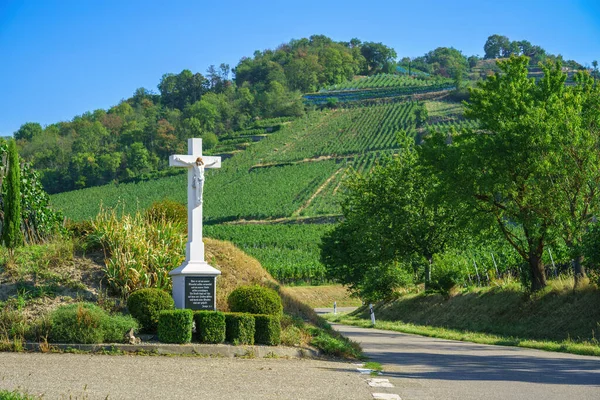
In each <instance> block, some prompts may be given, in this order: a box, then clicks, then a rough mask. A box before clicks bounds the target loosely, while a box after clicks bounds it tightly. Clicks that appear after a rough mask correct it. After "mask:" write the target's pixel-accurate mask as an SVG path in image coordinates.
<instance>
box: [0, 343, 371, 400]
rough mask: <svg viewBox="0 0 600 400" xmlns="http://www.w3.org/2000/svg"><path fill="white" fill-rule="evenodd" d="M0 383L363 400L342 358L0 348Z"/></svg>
mask: <svg viewBox="0 0 600 400" xmlns="http://www.w3.org/2000/svg"><path fill="white" fill-rule="evenodd" d="M0 389H8V390H14V389H19V390H24V391H27V392H28V393H30V394H36V395H42V394H43V395H44V399H89V400H91V399H107V398H108V399H192V398H197V399H200V398H210V399H369V398H372V396H371V394H370V390H369V389H368V386H367V385H366V384H365V380H364V378H363V377H361V376H360V375H359V374H357V373H356V367H354V366H353V365H352V364H351V363H348V362H333V361H321V360H309V359H258V358H257V359H241V358H200V357H165V356H121V355H119V356H116V355H115V356H113V355H91V354H43V353H0Z"/></svg>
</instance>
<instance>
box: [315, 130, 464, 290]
mask: <svg viewBox="0 0 600 400" xmlns="http://www.w3.org/2000/svg"><path fill="white" fill-rule="evenodd" d="M401 146H402V149H403V150H402V151H401V153H400V155H399V156H398V157H396V158H393V159H392V160H390V161H389V162H388V163H387V164H385V165H383V166H377V167H376V168H375V169H374V170H373V171H372V172H370V173H369V174H366V175H360V174H356V175H355V176H354V177H353V178H352V179H351V180H350V181H349V182H348V183H347V186H348V190H347V194H346V195H345V197H344V199H343V202H342V210H343V214H344V220H343V221H342V222H341V223H340V224H339V225H338V226H337V227H336V228H335V229H334V230H333V231H332V232H330V233H329V234H328V235H326V236H325V238H324V239H323V245H322V250H321V257H322V260H323V262H324V264H325V265H326V267H327V269H328V273H329V274H330V276H331V277H333V278H334V279H336V280H338V281H340V282H341V283H343V284H346V285H350V288H351V289H353V290H355V291H359V292H360V291H364V290H365V287H370V291H373V290H374V288H373V287H372V284H373V283H374V282H379V286H378V289H377V290H375V291H376V292H377V293H380V294H382V293H385V294H386V296H389V295H391V294H392V291H393V289H394V287H393V286H394V285H396V284H398V282H402V281H403V278H402V277H403V276H404V275H405V274H404V273H403V272H402V269H403V268H402V265H407V264H408V261H409V260H411V259H416V260H419V261H422V263H423V265H424V267H425V268H424V269H425V273H424V275H425V276H424V279H425V284H426V287H427V286H428V285H429V281H430V271H431V269H430V266H431V263H432V262H433V256H434V255H435V254H438V253H441V252H443V251H444V250H445V249H446V248H447V247H448V246H449V245H451V244H456V241H457V240H459V239H460V237H461V234H462V233H461V232H462V231H463V229H462V228H461V226H462V225H461V224H460V223H459V222H460V218H459V217H460V215H461V209H460V207H453V208H451V207H447V206H446V203H445V201H443V199H442V198H441V197H440V193H439V192H438V191H437V188H438V186H439V181H438V179H437V177H436V175H434V174H432V173H431V171H429V170H428V168H426V166H424V165H423V164H422V163H421V162H420V157H419V155H418V153H417V151H416V149H415V145H414V138H412V137H410V136H407V135H406V136H403V137H402V138H401ZM381 274H385V278H383V277H382V275H381ZM377 277H379V278H383V279H379V278H377ZM381 285H383V286H381ZM386 296H384V297H386Z"/></svg>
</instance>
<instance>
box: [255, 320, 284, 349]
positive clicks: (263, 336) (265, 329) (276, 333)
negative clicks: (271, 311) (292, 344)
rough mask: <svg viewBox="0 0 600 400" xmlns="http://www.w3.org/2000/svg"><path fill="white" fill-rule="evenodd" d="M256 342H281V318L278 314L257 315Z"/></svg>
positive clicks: (268, 343)
mask: <svg viewBox="0 0 600 400" xmlns="http://www.w3.org/2000/svg"><path fill="white" fill-rule="evenodd" d="M254 323H255V329H256V331H255V333H254V343H256V344H266V345H268V346H278V345H279V344H280V343H281V319H280V318H279V316H277V315H255V316H254Z"/></svg>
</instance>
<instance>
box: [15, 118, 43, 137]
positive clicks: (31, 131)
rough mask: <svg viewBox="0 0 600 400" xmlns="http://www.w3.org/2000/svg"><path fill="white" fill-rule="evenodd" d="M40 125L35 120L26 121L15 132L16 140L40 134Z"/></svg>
mask: <svg viewBox="0 0 600 400" xmlns="http://www.w3.org/2000/svg"><path fill="white" fill-rule="evenodd" d="M41 133H42V126H41V125H40V124H38V123H37V122H27V123H25V124H23V125H21V127H20V128H19V130H18V131H16V132H15V139H16V140H31V139H33V138H34V137H36V136H39V135H41Z"/></svg>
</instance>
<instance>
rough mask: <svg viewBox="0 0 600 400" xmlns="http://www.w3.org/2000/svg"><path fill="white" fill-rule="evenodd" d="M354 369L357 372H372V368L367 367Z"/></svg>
mask: <svg viewBox="0 0 600 400" xmlns="http://www.w3.org/2000/svg"><path fill="white" fill-rule="evenodd" d="M356 370H357V371H358V372H360V373H361V374H370V373H371V372H373V370H372V369H368V368H356Z"/></svg>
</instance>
